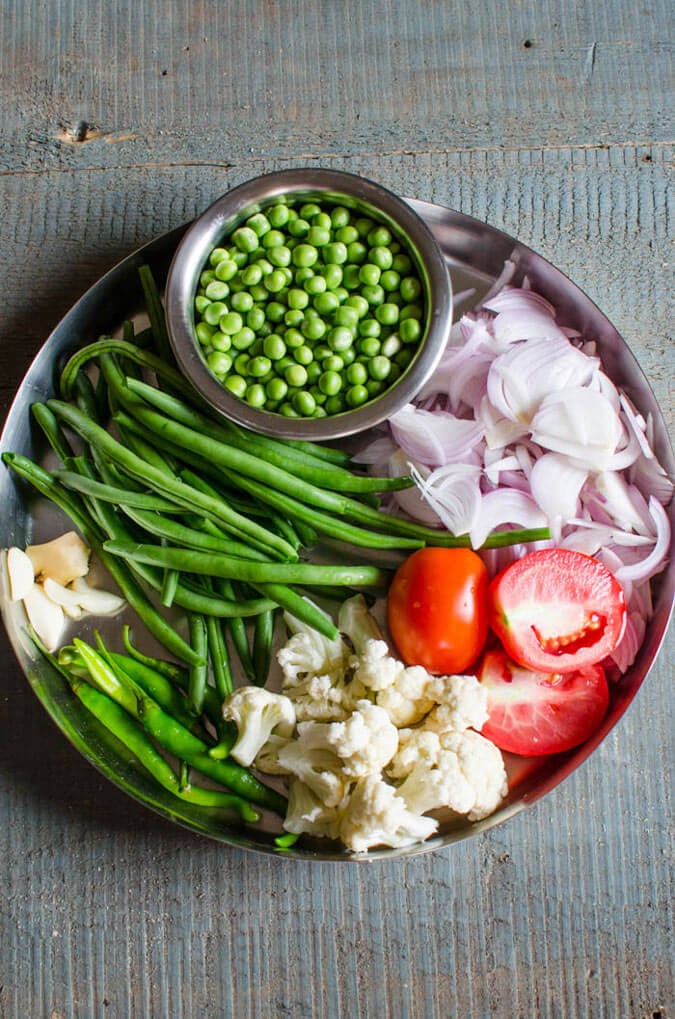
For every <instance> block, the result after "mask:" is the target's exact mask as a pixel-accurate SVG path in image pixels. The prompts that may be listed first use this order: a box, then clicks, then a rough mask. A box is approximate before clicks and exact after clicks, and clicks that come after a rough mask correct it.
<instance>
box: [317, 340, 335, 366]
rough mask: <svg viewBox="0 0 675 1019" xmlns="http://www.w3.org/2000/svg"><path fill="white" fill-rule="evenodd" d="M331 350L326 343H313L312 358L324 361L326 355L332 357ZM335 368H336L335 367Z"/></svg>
mask: <svg viewBox="0 0 675 1019" xmlns="http://www.w3.org/2000/svg"><path fill="white" fill-rule="evenodd" d="M332 356H333V351H332V350H331V349H330V347H329V346H328V344H327V343H315V344H314V359H315V360H316V361H322V362H323V361H324V360H325V359H326V358H327V357H332ZM336 370H337V369H336Z"/></svg>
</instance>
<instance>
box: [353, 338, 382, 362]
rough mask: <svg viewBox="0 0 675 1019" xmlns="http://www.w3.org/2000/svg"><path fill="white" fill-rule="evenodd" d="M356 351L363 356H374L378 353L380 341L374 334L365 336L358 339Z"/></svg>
mask: <svg viewBox="0 0 675 1019" xmlns="http://www.w3.org/2000/svg"><path fill="white" fill-rule="evenodd" d="M358 351H359V354H363V356H364V357H375V356H376V355H377V354H379V353H380V341H379V340H378V339H377V337H375V336H366V337H365V339H363V340H360V341H359V345H358Z"/></svg>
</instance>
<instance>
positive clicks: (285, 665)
mask: <svg viewBox="0 0 675 1019" xmlns="http://www.w3.org/2000/svg"><path fill="white" fill-rule="evenodd" d="M284 620H285V622H286V625H287V627H288V629H289V630H290V631H291V633H292V636H291V637H290V638H289V640H288V641H287V642H286V643H285V644H284V646H283V647H282V648H280V649H279V651H278V652H277V660H278V662H279V665H280V666H281V671H282V673H283V681H282V685H283V687H284V688H287V687H292V686H294V685H295V684H296V683H298V682H301V681H302V680H304V679H306V678H307V677H309V676H329V677H330V678H331V679H335V680H339V679H340V678H341V677H342V676H344V673H345V672H346V670H347V664H348V661H349V648H348V647H347V645H346V644H345V642H344V640H343V639H342V637H340V636H339V635H338V636H337V637H336V638H335V640H330V639H329V638H328V637H324V635H323V634H322V633H319V631H318V630H315V629H313V627H311V626H307V625H306V624H305V623H303V622H301V621H300V620H299V619H296V618H295V616H292V615H291V614H290V613H289V612H286V613H284Z"/></svg>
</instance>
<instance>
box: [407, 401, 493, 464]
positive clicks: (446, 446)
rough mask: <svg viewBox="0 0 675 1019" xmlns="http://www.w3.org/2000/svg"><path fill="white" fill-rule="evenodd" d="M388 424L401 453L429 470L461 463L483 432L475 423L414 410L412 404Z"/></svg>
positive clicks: (441, 414)
mask: <svg viewBox="0 0 675 1019" xmlns="http://www.w3.org/2000/svg"><path fill="white" fill-rule="evenodd" d="M389 423H390V426H391V430H392V434H393V436H394V438H395V440H396V442H397V443H398V444H399V446H400V447H401V449H402V450H404V452H405V453H407V454H408V456H410V457H411V458H412V459H413V460H417V461H419V462H420V463H423V464H427V465H429V466H441V465H442V464H446V463H449V462H451V461H453V460H461V459H462V458H463V457H466V455H467V454H468V453H469V451H470V450H471V449H472V448H473V447H474V446H475V445H477V443H479V442H480V441H481V439H482V438H483V428H482V426H481V425H480V424H478V423H477V422H476V421H467V420H463V419H462V418H457V417H455V416H454V414H449V413H447V412H445V411H440V412H436V413H432V412H430V411H427V410H418V409H417V408H415V407H413V406H412V404H406V406H405V407H403V408H402V409H401V410H399V411H398V412H397V413H396V414H395V415H394V416H393V417H392V418H391V419H390V422H389Z"/></svg>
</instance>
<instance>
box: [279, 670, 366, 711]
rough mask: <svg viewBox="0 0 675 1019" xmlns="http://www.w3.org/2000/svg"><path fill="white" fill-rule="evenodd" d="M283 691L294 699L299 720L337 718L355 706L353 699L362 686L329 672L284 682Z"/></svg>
mask: <svg viewBox="0 0 675 1019" xmlns="http://www.w3.org/2000/svg"><path fill="white" fill-rule="evenodd" d="M284 692H285V694H286V696H287V697H290V699H291V700H292V701H293V704H294V706H295V717H296V718H297V720H298V722H308V721H314V722H339V721H342V720H343V719H345V718H347V717H348V716H349V715H350V714H351V712H352V711H353V710H354V704H355V700H358V699H359V698H360V697H362V696H363V687H361V686H360V685H358V684H354V683H345V682H344V681H343V680H340V681H336V680H335V679H331V677H330V676H308V677H307V679H304V680H302V681H301V682H298V683H294V684H293V685H292V686H285V687H284Z"/></svg>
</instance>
